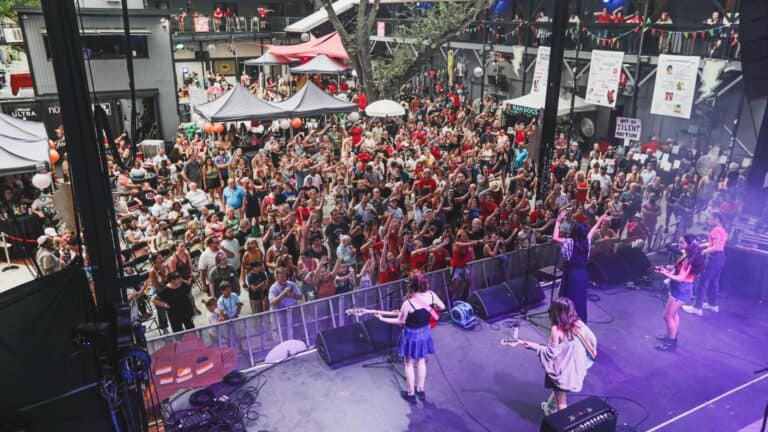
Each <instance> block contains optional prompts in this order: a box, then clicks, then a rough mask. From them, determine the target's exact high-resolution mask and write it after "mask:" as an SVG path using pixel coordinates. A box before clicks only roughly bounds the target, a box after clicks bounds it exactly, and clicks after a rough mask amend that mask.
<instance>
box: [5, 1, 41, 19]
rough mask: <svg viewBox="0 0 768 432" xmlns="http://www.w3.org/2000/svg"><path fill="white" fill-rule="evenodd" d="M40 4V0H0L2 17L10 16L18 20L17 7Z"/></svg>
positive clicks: (9, 17)
mask: <svg viewBox="0 0 768 432" xmlns="http://www.w3.org/2000/svg"><path fill="white" fill-rule="evenodd" d="M20 6H24V7H32V6H40V0H0V18H8V19H10V20H13V21H16V11H14V10H13V8H15V7H20Z"/></svg>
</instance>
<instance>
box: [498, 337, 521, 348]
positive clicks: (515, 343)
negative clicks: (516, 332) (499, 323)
mask: <svg viewBox="0 0 768 432" xmlns="http://www.w3.org/2000/svg"><path fill="white" fill-rule="evenodd" d="M521 343H523V341H522V340H520V339H513V338H504V339H502V340H501V344H502V345H504V346H508V347H516V346H518V345H520V344H521Z"/></svg>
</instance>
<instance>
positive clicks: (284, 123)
mask: <svg viewBox="0 0 768 432" xmlns="http://www.w3.org/2000/svg"><path fill="white" fill-rule="evenodd" d="M290 127H291V121H290V120H289V119H282V120H280V129H282V130H288V129H289V128H290Z"/></svg>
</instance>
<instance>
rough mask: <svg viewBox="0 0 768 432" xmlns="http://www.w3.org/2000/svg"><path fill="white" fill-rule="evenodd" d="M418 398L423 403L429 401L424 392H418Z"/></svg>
mask: <svg viewBox="0 0 768 432" xmlns="http://www.w3.org/2000/svg"><path fill="white" fill-rule="evenodd" d="M416 397H417V398H419V399H420V400H422V401H426V400H427V394H426V393H425V392H424V391H418V390H416Z"/></svg>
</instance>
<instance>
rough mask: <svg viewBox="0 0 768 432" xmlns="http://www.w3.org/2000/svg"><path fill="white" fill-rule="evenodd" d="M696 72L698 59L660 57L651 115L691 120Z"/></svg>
mask: <svg viewBox="0 0 768 432" xmlns="http://www.w3.org/2000/svg"><path fill="white" fill-rule="evenodd" d="M698 72H699V57H693V56H676V55H666V54H662V55H660V56H659V63H658V66H657V68H656V84H655V85H654V87H653V99H652V101H651V114H658V115H664V116H669V117H678V118H684V119H688V118H691V108H692V107H693V95H694V93H695V92H696V77H697V75H698Z"/></svg>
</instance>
